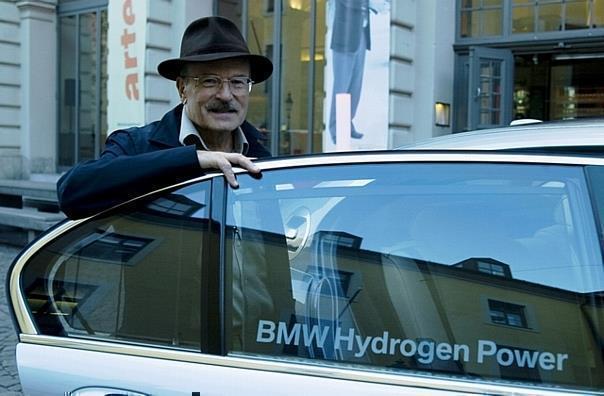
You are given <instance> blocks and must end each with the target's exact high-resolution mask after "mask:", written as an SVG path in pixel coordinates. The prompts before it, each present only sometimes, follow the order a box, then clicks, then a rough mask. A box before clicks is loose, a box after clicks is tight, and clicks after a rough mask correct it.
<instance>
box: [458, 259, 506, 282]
mask: <svg viewBox="0 0 604 396" xmlns="http://www.w3.org/2000/svg"><path fill="white" fill-rule="evenodd" d="M453 267H458V268H465V269H469V270H473V271H478V272H482V273H483V274H490V275H495V276H501V277H504V278H510V279H511V278H512V271H511V270H510V266H509V265H507V264H505V263H502V262H501V261H497V260H495V259H492V258H488V257H483V258H470V259H467V260H464V261H461V262H459V263H457V264H454V265H453Z"/></svg>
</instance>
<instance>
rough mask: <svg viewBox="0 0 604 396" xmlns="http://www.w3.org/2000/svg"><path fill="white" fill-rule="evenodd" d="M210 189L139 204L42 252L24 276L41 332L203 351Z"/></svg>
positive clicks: (183, 190) (83, 227)
mask: <svg viewBox="0 0 604 396" xmlns="http://www.w3.org/2000/svg"><path fill="white" fill-rule="evenodd" d="M209 191H210V190H209V185H208V184H207V183H201V184H195V185H191V186H188V187H184V188H181V189H179V190H176V191H173V192H168V193H162V194H161V195H159V196H154V197H153V198H150V199H145V200H140V201H137V202H136V203H134V204H130V205H127V206H125V207H122V208H120V209H119V210H117V211H116V212H112V213H108V214H105V215H101V216H98V217H96V218H94V219H92V220H90V221H87V222H84V223H82V224H80V225H78V226H76V227H75V228H73V229H71V230H69V231H68V232H66V233H65V234H64V235H62V236H61V237H60V238H57V239H55V240H54V241H53V242H52V243H50V244H48V245H46V246H44V247H43V248H42V249H40V250H39V251H38V252H37V253H36V255H35V256H34V257H33V258H32V259H31V260H30V262H29V263H28V264H27V266H26V267H25V268H24V270H23V274H22V288H23V290H24V291H25V295H26V300H27V304H28V307H29V309H30V310H31V312H32V314H33V318H34V320H35V324H36V326H37V328H38V331H39V332H40V333H42V334H47V335H60V336H68V337H80V338H102V339H113V340H123V341H136V342H144V343H151V344H162V345H169V346H173V347H181V348H194V349H198V348H199V347H200V322H201V317H200V298H201V281H202V279H201V256H202V254H204V240H205V239H204V238H205V236H206V235H207V230H208V202H209V201H208V200H209Z"/></svg>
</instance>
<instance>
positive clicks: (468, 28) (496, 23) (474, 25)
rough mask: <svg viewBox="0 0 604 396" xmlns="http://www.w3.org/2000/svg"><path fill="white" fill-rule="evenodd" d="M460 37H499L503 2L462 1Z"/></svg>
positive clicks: (501, 31)
mask: <svg viewBox="0 0 604 396" xmlns="http://www.w3.org/2000/svg"><path fill="white" fill-rule="evenodd" d="M460 28H461V37H481V36H500V35H501V34H502V33H503V0H462V1H461V23H460Z"/></svg>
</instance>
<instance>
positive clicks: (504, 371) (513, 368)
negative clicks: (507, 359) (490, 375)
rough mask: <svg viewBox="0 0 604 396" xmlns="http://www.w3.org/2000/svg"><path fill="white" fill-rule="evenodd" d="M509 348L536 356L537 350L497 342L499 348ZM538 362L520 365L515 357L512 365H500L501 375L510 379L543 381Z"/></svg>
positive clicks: (520, 353) (522, 353) (521, 353)
mask: <svg viewBox="0 0 604 396" xmlns="http://www.w3.org/2000/svg"><path fill="white" fill-rule="evenodd" d="M502 349H508V350H513V351H517V352H515V353H518V354H519V355H521V356H535V353H536V352H537V351H534V350H531V349H525V348H518V347H517V346H508V345H500V344H497V350H502ZM538 366H539V365H538V364H535V366H534V367H529V365H528V364H525V365H523V367H520V366H519V365H518V363H517V361H516V360H515V359H512V362H511V364H510V365H507V366H506V365H499V377H500V378H502V379H509V380H528V381H534V382H541V375H540V374H539V369H538Z"/></svg>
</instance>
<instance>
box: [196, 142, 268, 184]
mask: <svg viewBox="0 0 604 396" xmlns="http://www.w3.org/2000/svg"><path fill="white" fill-rule="evenodd" d="M197 160H198V161H199V166H200V167H201V168H202V169H218V170H220V171H221V172H222V173H223V174H224V177H225V178H226V179H227V182H228V183H229V185H230V186H231V187H233V188H237V187H239V183H237V179H236V178H235V173H234V172H233V166H238V167H240V168H242V169H245V170H247V171H248V172H250V173H254V174H258V173H260V168H258V167H257V166H256V165H255V164H254V163H253V162H252V161H251V160H250V159H249V158H248V157H246V156H244V155H243V154H237V153H223V152H221V151H203V150H198V151H197Z"/></svg>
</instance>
